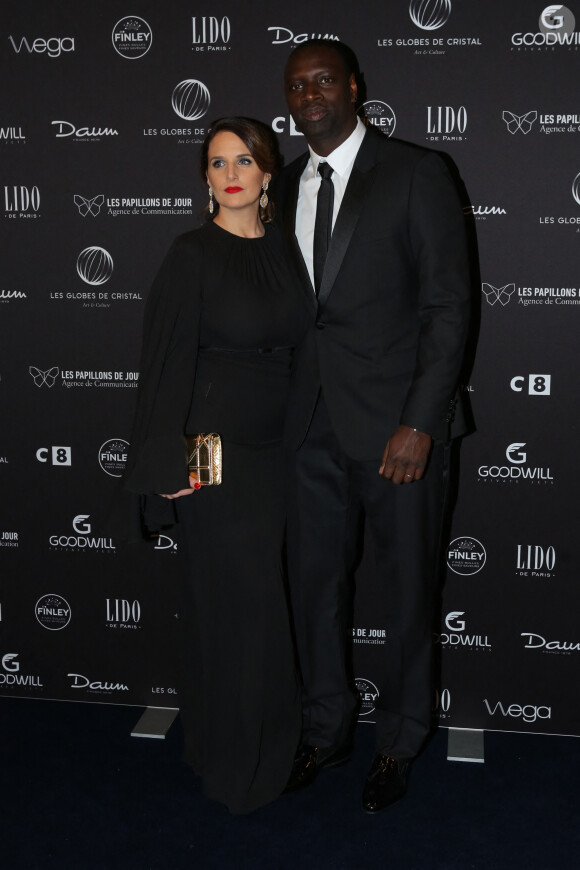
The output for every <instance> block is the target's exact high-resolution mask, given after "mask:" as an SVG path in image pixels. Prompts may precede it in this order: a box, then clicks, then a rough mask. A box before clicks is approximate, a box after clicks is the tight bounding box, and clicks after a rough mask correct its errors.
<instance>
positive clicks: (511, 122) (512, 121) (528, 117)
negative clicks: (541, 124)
mask: <svg viewBox="0 0 580 870" xmlns="http://www.w3.org/2000/svg"><path fill="white" fill-rule="evenodd" d="M501 116H502V118H503V120H504V121H505V125H506V127H507V128H508V130H509V132H510V133H511V134H512V136H515V134H516V133H517V132H518V131H519V132H520V133H523V134H524V136H527V134H528V133H529V132H530V130H531V129H532V126H533V124H534V121H536V120H537V117H538V113H537V112H536V110H535V109H532V110H531V111H530V112H526V113H525V114H524V115H514V113H513V112H508V111H507V110H505V109H504V111H503V112H502V113H501Z"/></svg>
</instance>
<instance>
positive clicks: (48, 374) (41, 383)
mask: <svg viewBox="0 0 580 870" xmlns="http://www.w3.org/2000/svg"><path fill="white" fill-rule="evenodd" d="M28 371H29V372H30V375H31V377H32V380H33V381H34V383H35V384H36V386H37V387H48V388H49V389H50V388H51V387H54V384H55V381H56V378H57V376H58V366H53V367H52V368H50V369H46V371H44V372H43V371H42V370H41V369H37V368H36V366H29V367H28Z"/></svg>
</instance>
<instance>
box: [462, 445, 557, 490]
mask: <svg viewBox="0 0 580 870" xmlns="http://www.w3.org/2000/svg"><path fill="white" fill-rule="evenodd" d="M525 446H526V442H524V441H522V442H519V441H518V442H514V443H513V444H510V445H509V447H507V449H506V452H505V455H506V459H507V461H508V462H509V463H510V465H480V466H479V468H478V471H477V475H478V482H479V483H503V484H505V483H516V484H517V483H520V482H523V483H530V484H536V485H537V484H542V483H543V484H550V485H552V484H553V483H554V478H553V476H552V474H551V473H550V469H549V468H544V467H540V466H530V465H529V464H528V461H527V452H526V451H524V449H523V448H524V447H525Z"/></svg>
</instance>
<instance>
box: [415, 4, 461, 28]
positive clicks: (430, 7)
mask: <svg viewBox="0 0 580 870" xmlns="http://www.w3.org/2000/svg"><path fill="white" fill-rule="evenodd" d="M409 15H410V16H411V21H412V22H413V24H416V25H417V27H420V28H421V30H438V29H439V28H440V27H443V25H444V24H447V22H448V21H449V16H450V15H451V0H411V2H410V3H409Z"/></svg>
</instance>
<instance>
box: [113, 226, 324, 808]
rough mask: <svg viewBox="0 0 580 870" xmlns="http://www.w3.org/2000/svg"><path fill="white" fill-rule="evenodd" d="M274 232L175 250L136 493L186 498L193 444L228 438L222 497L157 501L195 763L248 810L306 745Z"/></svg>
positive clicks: (287, 335) (146, 403)
mask: <svg viewBox="0 0 580 870" xmlns="http://www.w3.org/2000/svg"><path fill="white" fill-rule="evenodd" d="M300 293H301V290H300V289H299V288H298V286H297V284H296V282H295V280H294V279H293V278H292V276H291V275H290V273H289V271H288V267H287V266H286V263H285V261H284V257H283V254H282V244H281V240H280V237H279V235H278V231H277V230H276V229H274V228H270V227H267V228H266V234H265V236H263V237H261V238H256V239H246V238H241V237H239V236H235V235H232V234H231V233H228V232H227V231H225V230H223V229H221V228H220V227H218V226H217V225H215V224H211V223H210V224H207V225H205V226H204V227H202V228H201V229H199V230H195V231H193V232H191V233H187V234H186V235H184V236H181V237H180V238H179V239H177V240H176V242H175V243H174V245H173V247H172V249H171V251H170V252H169V254H168V256H167V258H166V260H165V262H164V264H163V266H162V268H161V270H160V273H159V275H158V277H157V279H156V281H155V283H154V285H153V288H152V291H151V294H150V298H149V300H148V303H147V310H146V316H145V325H144V346H143V359H142V368H141V376H140V377H141V383H140V391H139V392H140V396H139V400H138V408H137V413H136V420H135V426H134V432H133V437H132V444H131V450H132V454H131V459H130V468H129V471H128V475H127V487H128V488H129V489H130V490H131V491H133V492H138V493H141V494H145V495H148V496H152V495H153V494H154V493H173V492H176V491H177V490H179V489H182V488H184V487H187V486H188V482H187V472H186V467H185V447H184V437H183V436H184V433H186V432H187V433H194V432H218V433H219V434H220V435H221V437H222V444H223V483H222V484H221V485H220V486H213V487H204V488H203V489H201V490H200V491H199V492H196V493H194V494H193V495H190V496H184V497H181V498H179V499H175V500H171V501H170V500H167V499H161V498H159V497H152V498H151V497H148V498H147V500H146V501H147V507H146V511H145V516H146V520H147V522H148V524H149V525H151V526H153V527H155V526H157V527H159V526H160V525H165V524H169V523H171V522H173V521H174V519H175V517H174V516H173V510H175V511H176V518H177V521H178V524H177V538H178V541H179V544H178V550H179V552H180V554H181V556H182V563H183V565H184V567H185V575H186V588H187V596H186V600H187V601H188V604H187V606H186V607H184V608H183V610H184V612H183V613H182V614H181V615H180V622H181V623H182V624H183V625H184V627H185V628H186V632H185V634H186V636H187V641H188V642H187V643H186V645H185V646H184V655H185V656H186V662H185V665H186V667H185V673H186V680H185V684H184V685H183V687H182V688H181V689H180V708H181V713H182V718H183V722H184V731H185V758H186V760H187V761H188V762H189V763H190V764H191V765H192V766H193V768H194V770H195V771H196V773H198V774H199V775H200V776H201V777H202V780H203V785H204V790H205V792H206V794H208V795H209V796H210V797H212V798H215V799H216V800H219V801H222V802H223V803H225V804H226V805H227V806H228V807H229V809H230V810H231V811H232V812H239V813H243V812H249V811H251V810H253V809H255V808H256V807H258V806H261V805H263V804H265V803H267V802H268V801H271V800H273V799H274V798H275V797H277V796H278V795H279V794H280V793H281V792H282V790H283V788H284V786H285V784H286V781H287V779H288V775H289V772H290V768H291V765H292V760H293V756H294V752H295V750H296V746H297V743H298V740H299V734H300V710H299V694H298V689H297V683H296V676H295V667H294V654H293V645H292V640H291V634H290V627H289V616H288V608H287V602H286V597H285V590H284V585H283V578H282V571H281V548H282V542H283V532H284V451H283V446H282V434H283V425H284V417H285V410H286V400H287V394H288V389H289V379H290V364H291V357H292V348H293V347H294V346H295V345H296V344H297V343H298V342H299V341H300V339H301V337H302V335H303V334H304V332H305V330H306V327H307V319H308V309H307V307H306V305H305V303H304V300H303V299H302V298H301V295H300Z"/></svg>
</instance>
